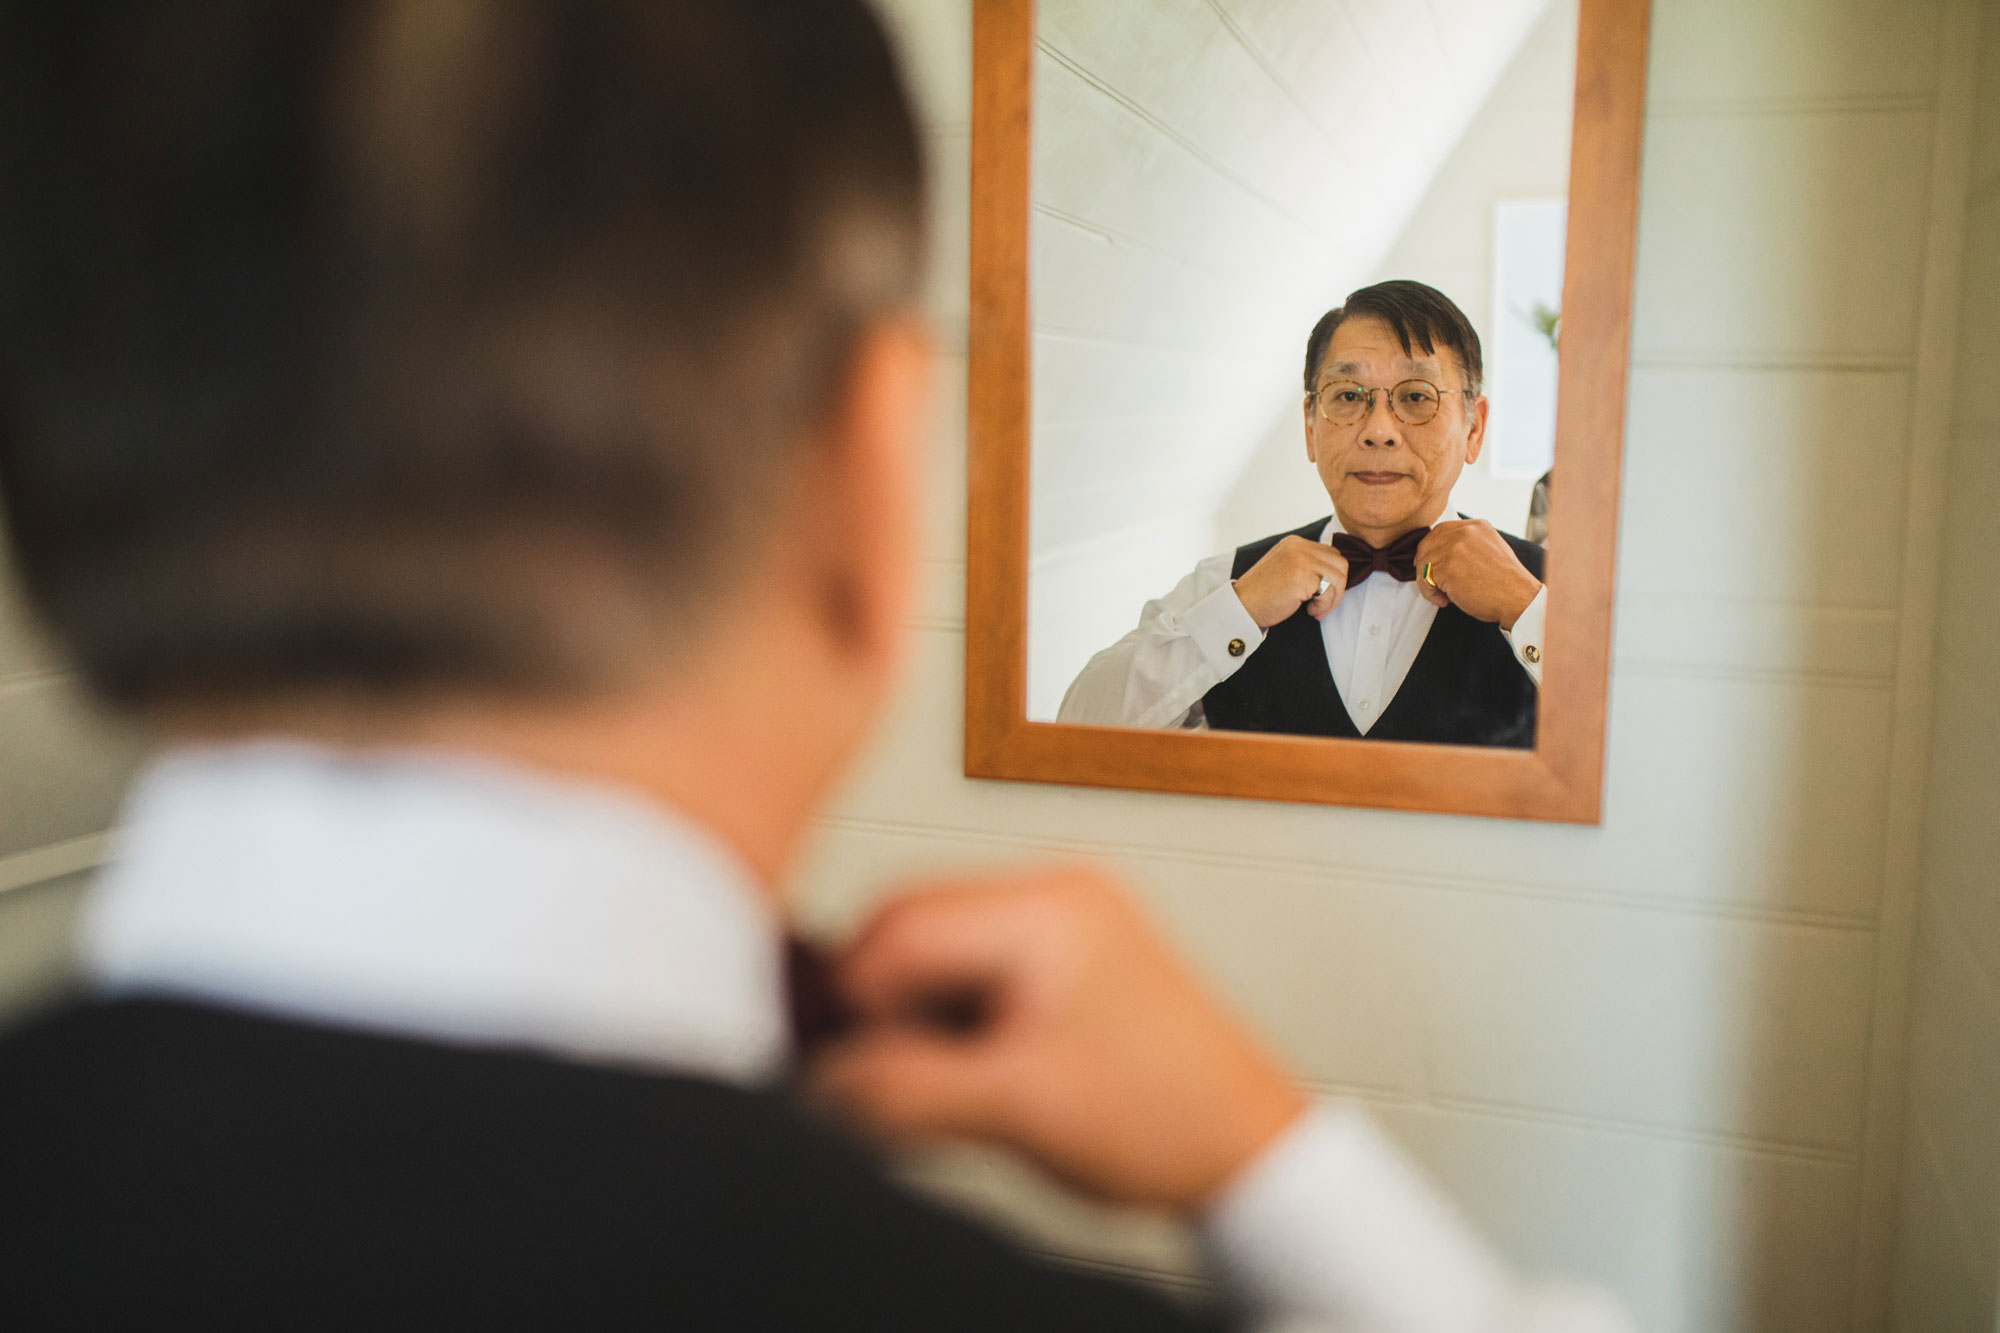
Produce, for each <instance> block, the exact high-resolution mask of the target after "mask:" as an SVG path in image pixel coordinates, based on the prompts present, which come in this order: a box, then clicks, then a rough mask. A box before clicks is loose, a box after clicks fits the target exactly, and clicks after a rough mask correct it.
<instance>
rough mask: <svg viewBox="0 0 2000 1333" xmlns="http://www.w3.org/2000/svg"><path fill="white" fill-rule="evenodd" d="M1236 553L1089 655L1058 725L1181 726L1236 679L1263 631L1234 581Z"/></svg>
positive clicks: (1200, 570)
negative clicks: (1231, 569)
mask: <svg viewBox="0 0 2000 1333" xmlns="http://www.w3.org/2000/svg"><path fill="white" fill-rule="evenodd" d="M1232 559H1233V554H1231V553H1225V554H1222V555H1216V556H1210V557H1209V558H1208V559H1206V560H1204V561H1202V562H1201V563H1200V564H1198V565H1196V566H1195V567H1194V572H1193V573H1192V574H1189V575H1188V576H1187V577H1186V578H1184V579H1182V580H1181V581H1180V582H1179V583H1178V584H1176V585H1174V590H1173V591H1172V592H1170V593H1168V594H1167V595H1166V596H1165V597H1161V598H1159V599H1157V600H1155V601H1151V602H1148V603H1146V606H1145V609H1144V610H1143V611H1141V612H1140V613H1139V627H1138V628H1137V629H1135V630H1133V631H1132V632H1131V633H1130V634H1127V635H1126V636H1125V637H1124V638H1122V639H1120V640H1119V641H1118V642H1116V643H1114V644H1112V645H1111V646H1110V647H1109V648H1106V649H1105V650H1104V651H1103V652H1101V653H1099V654H1097V656H1095V657H1093V658H1091V659H1090V661H1089V662H1088V663H1087V664H1085V666H1084V668H1083V670H1082V671H1081V672H1080V673H1078V675H1077V678H1076V679H1075V680H1074V681H1072V682H1070V687H1069V690H1068V692H1067V693H1065V694H1064V695H1063V701H1062V707H1061V708H1059V709H1058V710H1057V711H1056V720H1057V721H1059V722H1086V723H1091V724H1094V725H1097V726H1105V727H1177V726H1179V725H1180V724H1181V722H1182V720H1183V719H1185V718H1186V717H1187V713H1188V709H1189V708H1191V707H1193V706H1194V704H1195V703H1196V702H1198V701H1199V700H1200V699H1201V696H1202V695H1204V694H1206V693H1208V692H1209V691H1210V690H1211V689H1213V688H1215V686H1216V685H1218V684H1220V683H1221V682H1222V681H1225V680H1227V679H1229V677H1230V676H1232V675H1234V674H1235V673H1236V670H1237V668H1239V667H1241V666H1242V665H1243V664H1244V663H1245V662H1246V661H1248V660H1249V658H1250V654H1251V653H1254V652H1255V651H1257V648H1258V647H1259V645H1261V644H1262V643H1263V642H1264V631H1263V630H1261V629H1259V628H1257V622H1256V621H1254V620H1252V619H1251V618H1250V613H1249V612H1248V611H1245V610H1244V609H1243V603H1242V602H1240V601H1238V600H1237V597H1236V589H1235V588H1234V587H1233V586H1231V584H1230V581H1229V566H1230V562H1231V560H1232Z"/></svg>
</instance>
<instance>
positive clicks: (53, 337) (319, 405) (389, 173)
mask: <svg viewBox="0 0 2000 1333" xmlns="http://www.w3.org/2000/svg"><path fill="white" fill-rule="evenodd" d="M920 158H921V154H920V149H919V144H918V138H917V132H916V128H915V124H914V121H913V118H912V114H911V110H910V106H909V103H908V99H907V97H906V94H905V91H904V89H903V86H902V83H901V80H900V77H899V75H898V72H897V69H896V66H895V62H894V59H893V56H892V54H891V51H890V48H889V45H888V41H887V38H886V36H885V34H884V33H883V31H882V29H881V26H880V24H879V23H878V22H877V20H876V19H875V18H874V16H873V15H872V13H871V11H870V10H869V8H868V7H867V5H866V4H865V3H863V0H754V3H753V2H751V0H588V2H586V3H578V2H576V0H427V2H426V3H393V2H390V0H382V2H379V3H371V4H359V3H356V4H337V5H336V4H324V3H319V2H318V0H219V2H217V3H209V4H204V5H202V6H200V7H198V8H190V7H188V6H182V5H155V4H150V3H141V4H110V3H104V4H99V3H90V4H77V3H73V0H46V2H43V3H22V4H10V5H8V6H6V13H5V15H4V17H0V498H4V508H5V518H6V524H5V526H7V527H8V528H10V529H11V535H12V540H13V543H14V545H15V548H16V552H17V556H18V561H19V565H20V572H21V575H22V581H23V583H24V585H25V587H26V590H27V592H28V595H29V597H30V599H31V601H32V603H33V604H34V606H35V608H36V609H37V610H38V612H39V613H40V615H41V616H42V618H43V619H44V620H46V621H47V623H48V625H49V627H50V628H51V629H52V630H53V631H54V633H55V635H56V637H57V638H58V639H59V640H60V641H61V642H62V643H63V644H65V645H66V646H67V648H68V649H69V650H70V651H71V653H72V654H73V655H74V656H75V658H76V659H77V661H78V664H79V666H80V668H81V670H82V671H83V673H84V674H85V676H86V677H87V679H88V680H89V681H90V682H91V683H92V684H93V685H94V687H95V688H96V689H97V690H98V692H99V693H100V694H101V695H102V696H104V697H105V698H106V699H108V700H110V701H112V702H114V703H118V704H122V705H128V706H140V705H146V706H150V705H156V704H163V703H167V704H171V703H182V702H206V701H223V702H234V701H245V700H252V699H258V698H281V697H288V696H292V695H296V694H299V693H301V692H305V691H324V690H334V691H361V692H366V693H372V694H402V693H410V692H414V691H422V690H436V689H447V690H461V689H474V690H502V691H511V690H551V689H553V690H572V689H578V688H591V687H594V686H597V685H601V684H603V683H604V682H605V681H607V680H608V679H610V678H611V677H613V676H615V675H616V674H617V673H618V672H619V671H621V670H623V669H625V668H628V667H630V666H631V665H633V664H634V663H636V662H637V661H639V660H642V659H651V658H654V657H657V655H658V654H660V653H661V652H664V651H668V650H670V649H671V647H672V644H673V642H675V641H679V640H684V639H685V638H687V637H689V636H686V635H676V634H668V633H667V632H666V631H667V630H668V628H669V627H670V626H680V627H682V628H685V626H686V625H687V623H688V621H689V620H690V619H691V618H693V617H697V616H698V615H699V614H700V613H701V612H702V610H703V606H704V603H703V594H702V589H703V588H704V587H705V586H706V585H707V584H708V582H710V581H711V575H712V574H713V572H714V571H715V570H716V569H717V568H718V567H719V565H720V563H721V561H722V560H724V559H726V558H727V557H728V556H729V554H730V548H731V546H732V545H733V544H736V543H739V542H741V541H743V540H745V539H747V538H748V537H750V536H752V535H754V534H755V533H756V532H757V531H758V530H759V528H758V525H759V524H760V523H766V522H768V521H769V519H770V515H771V513H772V511H773V508H774V506H773V503H772V502H773V500H774V499H775V498H776V497H777V496H778V495H780V494H782V493H783V486H784V478H785V476H786V474H787V468H786V463H787V460H788V458H790V457H793V456H794V454H793V452H792V451H794V450H795V449H797V448H800V447H803V441H804V440H805V439H806V438H807V437H808V435H809V431H808V430H807V429H806V426H805V424H804V423H805V422H807V421H808V420H809V419H810V417H811V415H812V414H813V413H814V412H815V411H816V410H818V409H820V408H821V407H822V406H823V404H824V403H825V402H826V400H827V397H828V395H829V393H830V392H831V391H832V390H833V389H834V388H835V387H836V386H837V385H838V383H839V382H840V379H841V376H842V374H843V372H844V371H845V369H846V366H847V362H848V358H849V357H850V355H851V349H852V347H853V345H854V340H855V338H856V336H857V335H858V333H859V332H860V331H861V329H862V328H863V326H864V325H865V324H866V323H867V322H868V321H869V320H871V319H875V318H878V317H880V316H881V315H882V314H884V313H885V312H887V311H889V310H892V309H896V308H901V307H905V306H908V305H910V304H913V303H914V302H915V301H916V300H917V299H918V293H919V289H920V285H921V266H922V253H921V252H922V217H923V198H922V195H923V167H922V163H921V160H920Z"/></svg>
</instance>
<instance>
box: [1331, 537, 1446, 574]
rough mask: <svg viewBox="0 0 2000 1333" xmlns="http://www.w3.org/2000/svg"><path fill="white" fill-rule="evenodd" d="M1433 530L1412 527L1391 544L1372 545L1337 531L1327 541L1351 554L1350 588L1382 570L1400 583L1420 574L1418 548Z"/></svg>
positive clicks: (1337, 548)
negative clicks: (1418, 571)
mask: <svg viewBox="0 0 2000 1333" xmlns="http://www.w3.org/2000/svg"><path fill="white" fill-rule="evenodd" d="M1430 531H1431V530H1430V529H1429V528H1412V529H1410V530H1409V531H1408V532H1406V533H1404V534H1403V535H1402V536H1400V537H1398V538H1396V540H1395V541H1392V542H1390V543H1389V544H1388V545H1387V546H1370V545H1369V544H1368V543H1367V542H1364V541H1362V540H1361V539H1360V538H1359V537H1356V536H1353V535H1351V534H1349V533H1345V532H1336V533H1334V534H1333V536H1331V537H1329V538H1327V543H1328V545H1330V546H1332V547H1333V549H1334V550H1336V551H1338V552H1340V553H1341V554H1342V555H1344V556H1346V557H1347V586H1348V587H1350V588H1352V587H1353V586H1354V585H1355V584H1357V583H1359V582H1361V580H1363V579H1365V578H1367V577H1368V576H1369V575H1370V574H1373V573H1375V572H1376V571H1378V570H1379V571H1381V572H1382V573H1384V574H1387V575H1388V576H1389V577H1390V578H1392V579H1395V580H1396V581H1397V582H1398V583H1408V582H1409V581H1410V580H1411V579H1413V578H1415V577H1416V576H1417V547H1418V546H1420V545H1422V544H1423V540H1424V538H1425V537H1427V536H1429V535H1430Z"/></svg>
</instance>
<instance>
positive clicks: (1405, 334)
mask: <svg viewBox="0 0 2000 1333" xmlns="http://www.w3.org/2000/svg"><path fill="white" fill-rule="evenodd" d="M1350 319H1379V320H1381V321H1382V322H1383V323H1384V324H1387V325H1388V326H1389V331H1390V332H1392V333H1394V334H1395V335H1396V341H1397V342H1398V343H1400V344H1401V345H1402V348H1403V351H1404V352H1405V353H1406V354H1408V353H1414V351H1415V350H1416V349H1417V348H1419V347H1421V348H1422V349H1423V350H1424V351H1426V352H1433V353H1434V352H1436V351H1437V349H1438V348H1440V347H1446V348H1449V349H1451V351H1452V353H1453V354H1454V355H1456V356H1457V357H1458V363H1459V364H1460V365H1461V366H1463V367H1465V383H1464V385H1462V386H1458V385H1442V386H1440V387H1443V388H1458V387H1463V388H1467V389H1470V390H1472V391H1473V392H1474V393H1478V392H1479V389H1480V382H1481V379H1482V377H1483V376H1484V375H1485V373H1486V369H1485V366H1484V365H1483V364H1482V363H1481V360H1480V356H1479V334H1478V333H1477V332H1475V331H1474V330H1473V327H1472V321H1471V320H1469V319H1467V318H1466V317H1465V312H1464V311H1463V310H1460V309H1459V308H1458V305H1457V304H1456V303H1455V302H1454V301H1453V300H1452V299H1451V298H1450V297H1449V296H1446V295H1445V294H1444V293H1443V292H1441V291H1439V290H1438V289H1437V288H1435V287H1428V286H1425V285H1424V284H1423V283H1421V282H1412V281H1411V280H1410V279H1408V278H1394V279H1392V280H1390V281H1388V282H1378V283H1376V284H1375V285H1374V286H1373V287H1363V288H1362V289H1361V290H1359V291H1356V292H1350V293H1349V294H1348V297H1347V299H1346V300H1345V301H1343V302H1342V303H1341V304H1339V305H1337V306H1335V307H1334V308H1333V309H1331V310H1329V311H1327V312H1326V313H1325V314H1324V315H1321V316H1320V317H1319V323H1317V324H1315V325H1313V331H1312V334H1311V336H1310V337H1308V338H1307V339H1306V392H1307V393H1308V394H1310V393H1311V392H1312V391H1313V390H1314V389H1316V388H1318V387H1319V367H1320V363H1321V362H1322V361H1324V360H1326V349H1327V346H1328V344H1330V343H1331V342H1332V341H1333V331H1334V330H1335V329H1337V328H1339V327H1340V326H1341V325H1342V324H1344V323H1345V322H1347V321H1348V320H1350Z"/></svg>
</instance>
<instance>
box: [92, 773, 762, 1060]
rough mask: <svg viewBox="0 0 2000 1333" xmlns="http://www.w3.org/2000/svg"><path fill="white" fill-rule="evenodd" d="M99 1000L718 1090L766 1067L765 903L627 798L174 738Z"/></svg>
mask: <svg viewBox="0 0 2000 1333" xmlns="http://www.w3.org/2000/svg"><path fill="white" fill-rule="evenodd" d="M82 951H83V956H84V963H85V968H86V971H87V973H88V975H89V976H91V977H92V978H93V979H94V981H95V982H96V984H97V986H98V987H99V988H100V989H101V990H103V991H105V992H107V993H110V994H166V995H175V996H183V997H188V998H193V999H198V1000H204V1001H209V1002H214V1003H220V1004H226V1005H230V1006H234V1007H242V1008H250V1009H256V1010H261V1011H265V1012H270V1013H275V1014H279V1015H282V1016H286V1017H296V1018H303V1019H308V1020H318V1021H326V1022H331V1023H334V1024H338V1025H341V1026H348V1027H358V1028H363V1029H368V1030H373V1031H381V1032H388V1033H394V1034H398V1035H407V1036H415V1037H421V1038H426V1039H433V1040H441V1041H447V1042H454V1043H463V1044H472V1045H486V1046H524V1047H529V1048H533V1049H537V1050H541V1051H544V1052H547V1053H550V1054H554V1055H557V1056H560V1057H564V1058H569V1059H576V1060H582V1061H586V1062H596V1063H608V1064H617V1065H628V1066H635V1067H640V1068H646V1069H653V1070H669V1069H671V1070H679V1071H683V1072H692V1073H699V1074H705V1075H708V1076H712V1077H717V1078H722V1079H726V1080H729V1081H734V1082H744V1083H750V1082H761V1081H764V1080H767V1079H769V1078H771V1077H773V1076H774V1075H775V1074H777V1073H778V1072H779V1071H780V1069H781V1068H782V1065H783V1062H784V1060H785V1059H786V1057H787V1054H788V1048H789V1038H788V1035H787V1032H786V1026H785V1017H784V1012H783V1008H782V991H781V987H782V964H781V954H780V941H779V925H778V921H777V918H776V912H775V909H774V908H773V907H772V906H771V904H770V903H769V902H768V900H767V899H766V898H765V897H764V896H763V895H762V894H761V893H760V891H759V890H758V888H757V885H756V882H755V880H754V878H753V876H752V875H751V874H750V873H749V871H748V870H747V869H746V868H745V867H744V866H743V865H742V864H741V863H740V862H739V861H738V860H737V859H736V858H735V857H734V856H733V855H732V854H731V853H730V851H729V850H728V849H727V848H725V847H723V846H722V845H721V844H720V843H718V842H717V841H716V840H715V839H714V838H713V837H711V836H709V835H708V834H706V833H705V832H703V831H702V830H700V829H699V828H697V827H696V826H694V825H693V824H691V823H690V822H688V821H687V820H685V819H683V818H681V817H679V816H677V815H675V814H673V813H672V812H670V811H667V810H665V809H663V808H661V807H658V806H655V805H652V804H649V803H647V802H646V801H644V800H643V799H641V798H639V797H637V796H635V795H628V794H625V793H622V792H618V791H615V790H611V789H608V788H602V787H594V786H591V785H589V784H586V783H581V782H573V781H565V780H561V779H557V778H553V777H548V776H544V775H539V774H535V773H531V772H527V771H525V770H520V769H513V768H509V767H507V766H504V765H502V764H498V763H494V762H488V761H483V760H478V759H472V758H466V757H461V756H455V755H446V754H427V753H407V754H398V755H389V756H381V755H374V756H356V755H347V754H341V753H338V752H334V751H329V750H323V749H318V748H315V747H311V746H306V745H301V744H292V743H280V742H259V743H254V744H247V745H239V746H228V747H218V748H214V749H205V750H184V751H180V752H178V753H175V754H172V755H169V756H168V757H166V758H164V759H163V760H161V761H160V762H158V763H156V764H155V765H154V766H153V767H152V769H151V770H150V771H149V772H148V773H147V774H146V776H145V777H144V778H143V779H142V780H141V781H140V783H139V784H138V786H137V787H136V788H135V789H134V793H133V795H132V797H131V798H130V800H129V801H128V803H127V807H126V812H125V821H124V828H123V830H122V832H121V834H120V850H119V856H118V859H117V861H116V862H115V863H114V865H113V866H112V867H111V868H110V869H109V870H108V871H107V872H106V874H105V878H104V880H103V882H102V884H101V885H100V887H99V889H98V890H97V892H96V894H95V895H94V897H93V900H92V903H91V905H90V908H89V910H88V912H87V914H86V917H85V923H84V931H83V937H82Z"/></svg>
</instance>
